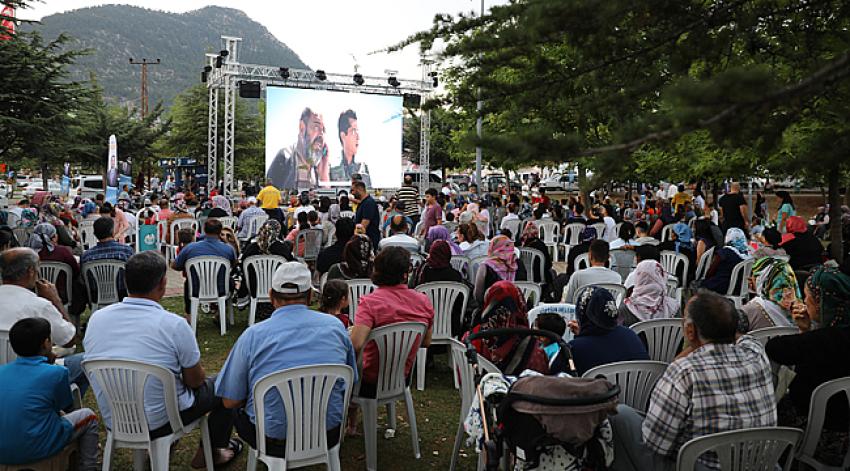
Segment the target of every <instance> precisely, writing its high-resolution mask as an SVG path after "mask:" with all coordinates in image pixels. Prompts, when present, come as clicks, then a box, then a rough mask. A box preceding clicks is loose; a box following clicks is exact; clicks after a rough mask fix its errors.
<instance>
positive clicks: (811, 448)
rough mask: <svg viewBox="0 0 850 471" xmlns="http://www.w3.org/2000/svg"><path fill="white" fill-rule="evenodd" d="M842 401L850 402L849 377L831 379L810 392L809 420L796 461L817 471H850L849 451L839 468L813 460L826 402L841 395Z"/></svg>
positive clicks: (823, 419) (824, 418) (824, 417)
mask: <svg viewBox="0 0 850 471" xmlns="http://www.w3.org/2000/svg"><path fill="white" fill-rule="evenodd" d="M842 394H843V396H844V398H841V400H842V401H848V400H850V377H845V378H838V379H833V380H832V381H827V382H825V383H823V384H821V385H820V386H818V387H816V388H815V390H814V391H812V400H811V402H810V403H809V416H808V417H809V418H808V420H807V421H806V432H805V434H804V435H803V439H802V441H801V442H800V447H799V449H797V456H796V458H797V460H798V461H800V462H802V463H805V464H807V465H809V466H811V467H812V468H814V469H816V470H818V471H824V470H836V471H837V470H841V469H845V470H846V469H850V449H848V450H847V451H846V453H845V454H844V460H842V463H841V466H837V467H836V466H830V465H828V464H826V463H822V462H820V461H818V460H817V459H816V458H815V450H816V449H817V446H818V441H819V440H820V438H821V434H822V433H823V424H824V421H825V420H826V405H827V402H828V401H829V400H830V399H831V398H832V397H833V396H835V395H842Z"/></svg>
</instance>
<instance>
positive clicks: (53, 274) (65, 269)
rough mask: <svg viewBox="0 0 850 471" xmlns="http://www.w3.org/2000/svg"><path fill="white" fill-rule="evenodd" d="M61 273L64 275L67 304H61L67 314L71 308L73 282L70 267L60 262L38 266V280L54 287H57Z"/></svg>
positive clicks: (42, 263) (44, 263)
mask: <svg viewBox="0 0 850 471" xmlns="http://www.w3.org/2000/svg"><path fill="white" fill-rule="evenodd" d="M63 273H64V274H65V296H66V297H67V298H68V302H66V303H63V306H64V307H65V312H66V313H67V312H69V309H70V307H71V298H72V297H73V293H72V292H71V282H72V281H73V279H72V276H73V274H74V272H73V271H72V270H71V266H70V265H68V264H67V263H62V262H39V264H38V276H39V278H41V279H43V280H46V281H48V282H50V283H53V284H54V285H56V286H59V275H61V274H63Z"/></svg>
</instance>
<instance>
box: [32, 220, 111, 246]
mask: <svg viewBox="0 0 850 471" xmlns="http://www.w3.org/2000/svg"><path fill="white" fill-rule="evenodd" d="M77 232H79V233H80V243H82V245H83V250H88V249H90V248H92V247H94V246H95V245H97V237H95V236H94V221H93V220H91V219H88V220H84V221H82V222H80V224H79V226H78V229H77ZM24 242H26V241H24Z"/></svg>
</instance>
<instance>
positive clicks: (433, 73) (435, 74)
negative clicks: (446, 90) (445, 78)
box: [428, 72, 440, 88]
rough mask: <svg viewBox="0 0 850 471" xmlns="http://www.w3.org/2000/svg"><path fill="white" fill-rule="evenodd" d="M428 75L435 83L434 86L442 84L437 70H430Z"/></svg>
mask: <svg viewBox="0 0 850 471" xmlns="http://www.w3.org/2000/svg"><path fill="white" fill-rule="evenodd" d="M428 75H429V76H430V77H431V80H432V82H433V84H434V88H437V85H439V84H440V82H439V81H438V80H437V72H430V73H429V74H428Z"/></svg>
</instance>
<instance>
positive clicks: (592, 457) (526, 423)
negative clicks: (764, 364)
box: [465, 328, 620, 471]
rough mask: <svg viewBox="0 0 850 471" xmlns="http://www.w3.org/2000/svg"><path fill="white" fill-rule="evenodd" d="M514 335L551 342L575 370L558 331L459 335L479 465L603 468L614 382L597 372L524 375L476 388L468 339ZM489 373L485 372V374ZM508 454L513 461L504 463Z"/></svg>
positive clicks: (491, 468) (474, 358)
mask: <svg viewBox="0 0 850 471" xmlns="http://www.w3.org/2000/svg"><path fill="white" fill-rule="evenodd" d="M504 335H518V336H523V337H525V336H539V337H547V338H549V339H551V340H552V341H553V342H557V343H558V345H559V346H560V347H561V352H562V354H563V355H565V356H566V358H567V363H568V365H569V370H570V371H569V373H570V374H572V375H573V376H576V374H575V373H576V371H575V366H574V364H573V359H572V355H571V353H570V349H569V346H567V344H566V342H564V340H563V339H562V338H561V337H559V336H558V335H556V334H554V333H551V332H548V331H542V330H533V329H526V328H510V329H509V328H502V329H490V330H485V331H481V332H477V333H474V334H471V335H469V336H468V337H467V338H466V339H465V344H466V357H467V361H468V362H469V364H471V365H472V366H473V371H475V372H476V373H475V384H476V398H475V400H474V401H475V402H476V404H477V405H478V407H479V408H480V411H481V421H482V424H481V425H482V426H483V432H484V442H483V446H482V451H481V453H482V454H484V457H485V464H486V466H485V469H487V470H488V471H494V470H497V469H499V468H500V464H503V469H511V468H513V469H526V470H528V469H545V468H549V467H551V468H552V469H560V470H573V469H575V470H604V469H607V466H608V465H609V464H610V461H611V460H612V459H613V447H611V448H610V450H607V451H606V450H604V449H603V445H602V443H603V442H604V441H607V442H609V443H610V442H611V429H610V425H609V424H608V423H607V417H608V415H609V414H611V413H615V411H616V408H617V402H618V396H619V394H620V388H619V387H618V386H616V385H612V384H611V383H609V382H608V381H606V380H605V379H602V378H598V379H583V378H578V377H556V376H524V377H521V378H519V379H517V380H516V381H515V382H514V383H513V384H511V385H510V386H509V387H508V388H507V389H506V390H503V391H502V392H500V393H490V394H487V395H486V397H485V394H484V392H483V391H482V375H481V373H480V372H479V368H478V352H477V351H476V349H475V346H474V344H473V341H475V340H483V339H487V338H490V337H497V336H504ZM488 376H489V375H488ZM512 459H513V461H514V465H513V466H509V463H510V461H511V460H512Z"/></svg>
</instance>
